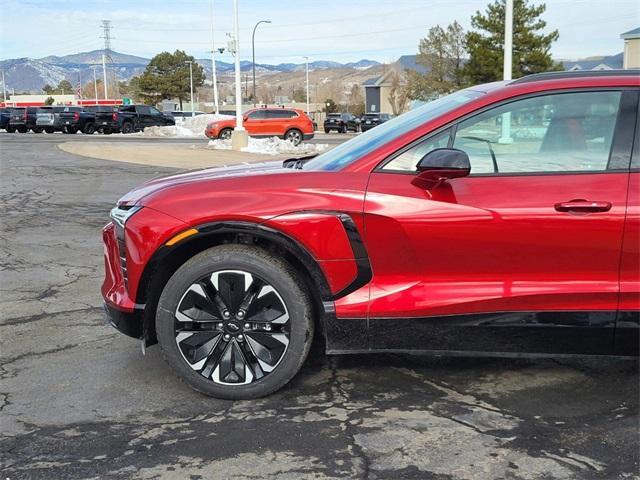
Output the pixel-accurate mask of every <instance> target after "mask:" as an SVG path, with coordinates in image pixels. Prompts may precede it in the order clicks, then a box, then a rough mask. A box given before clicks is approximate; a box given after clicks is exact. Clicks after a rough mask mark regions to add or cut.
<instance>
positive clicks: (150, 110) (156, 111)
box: [149, 107, 162, 115]
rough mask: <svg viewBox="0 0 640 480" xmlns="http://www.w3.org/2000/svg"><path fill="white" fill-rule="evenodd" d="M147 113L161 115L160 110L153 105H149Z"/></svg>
mask: <svg viewBox="0 0 640 480" xmlns="http://www.w3.org/2000/svg"><path fill="white" fill-rule="evenodd" d="M149 113H151V115H162V114H161V113H160V110H158V109H157V108H154V107H149Z"/></svg>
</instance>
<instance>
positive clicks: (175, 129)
mask: <svg viewBox="0 0 640 480" xmlns="http://www.w3.org/2000/svg"><path fill="white" fill-rule="evenodd" d="M229 119H233V117H231V116H229V115H215V114H211V115H196V116H195V117H185V119H184V120H183V121H182V122H180V123H179V124H178V125H175V126H174V125H172V126H167V127H147V128H145V129H144V132H142V133H141V135H142V136H143V137H202V138H204V136H205V135H204V129H205V128H206V127H207V125H209V124H210V123H211V122H215V121H218V120H229Z"/></svg>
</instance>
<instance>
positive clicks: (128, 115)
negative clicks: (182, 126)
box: [96, 105, 176, 133]
mask: <svg viewBox="0 0 640 480" xmlns="http://www.w3.org/2000/svg"><path fill="white" fill-rule="evenodd" d="M175 124H176V121H175V120H174V119H173V117H172V116H171V115H165V114H164V113H162V112H161V111H160V110H158V109H157V108H154V107H151V106H149V105H123V106H121V107H119V108H118V109H117V110H116V109H111V110H107V111H104V107H102V109H101V110H98V111H97V112H96V127H97V128H98V129H99V130H100V131H102V132H104V133H113V132H121V133H133V132H137V131H140V130H144V129H145V128H146V127H154V126H165V125H175Z"/></svg>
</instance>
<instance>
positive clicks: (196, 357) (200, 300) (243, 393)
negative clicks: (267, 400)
mask: <svg viewBox="0 0 640 480" xmlns="http://www.w3.org/2000/svg"><path fill="white" fill-rule="evenodd" d="M247 275H249V276H247ZM216 287H217V288H216ZM265 291H266V292H267V293H264V292H265ZM202 294H204V295H202ZM248 294H250V295H253V296H254V298H253V302H255V303H250V304H249V305H248V307H246V313H244V314H243V316H242V317H239V313H238V312H241V311H243V310H242V306H243V305H245V304H244V303H243V302H242V301H241V300H242V299H245V300H246V299H247V298H249V297H250V295H248ZM211 297H213V302H212V301H211ZM261 298H262V300H260V299H261ZM230 299H231V300H230ZM233 304H235V306H232V307H229V308H230V310H229V311H226V307H225V306H227V305H233ZM238 305H240V308H236V307H237V306H238ZM225 311H226V313H225ZM183 312H186V313H189V315H191V317H187V316H186V315H185V313H183ZM245 315H246V316H245ZM185 318H186V319H191V320H192V321H191V322H189V321H188V320H187V321H185ZM193 318H198V319H202V320H198V321H195V322H194V321H193ZM232 327H233V328H232ZM205 329H207V330H205ZM267 329H268V330H267ZM313 330H314V322H313V308H312V303H311V300H310V297H309V293H308V291H307V290H306V288H305V282H304V280H302V279H301V278H300V275H299V274H298V273H297V272H296V271H295V270H294V269H293V268H292V267H291V266H290V265H289V264H288V263H286V262H285V261H284V260H282V259H281V258H279V257H276V256H274V255H273V254H271V253H269V252H268V251H266V250H263V249H262V248H258V247H253V246H246V245H222V246H217V247H213V248H210V249H208V250H205V251H203V252H201V253H199V254H197V255H195V256H194V257H192V258H191V259H190V260H188V261H187V262H186V263H184V264H183V265H182V266H181V267H180V268H178V270H177V271H176V272H175V273H174V274H173V275H172V277H171V278H170V279H169V281H168V282H167V284H166V286H165V287H164V289H163V291H162V294H161V295H160V300H159V303H158V309H157V315H156V332H157V337H158V341H159V343H160V347H161V349H162V354H163V356H164V358H165V360H166V361H167V363H169V365H170V366H171V367H172V368H173V369H174V370H175V371H176V372H177V373H178V375H179V376H180V377H181V379H183V380H184V381H186V382H187V383H188V384H189V385H190V386H191V387H192V388H194V389H195V390H197V391H199V392H201V393H204V394H205V395H210V396H213V397H217V398H224V399H230V400H241V399H253V398H258V397H262V396H265V395H269V394H270V393H273V392H275V391H276V390H278V389H280V388H282V387H283V386H284V385H285V384H287V383H288V382H289V381H290V380H291V379H292V378H293V377H294V376H295V374H296V373H297V372H298V370H299V369H300V367H301V366H302V364H303V363H304V361H305V359H306V357H307V354H308V353H309V349H310V347H311V344H312V341H313ZM191 332H196V333H191ZM238 332H240V333H238ZM190 333H191V335H189V334H190ZM240 337H242V338H240ZM190 339H191V340H190ZM256 352H258V353H257V354H256ZM187 358H189V360H187ZM247 359H248V361H247Z"/></svg>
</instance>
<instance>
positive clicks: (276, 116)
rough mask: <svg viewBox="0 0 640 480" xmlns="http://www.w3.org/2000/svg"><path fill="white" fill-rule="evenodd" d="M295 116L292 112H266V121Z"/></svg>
mask: <svg viewBox="0 0 640 480" xmlns="http://www.w3.org/2000/svg"><path fill="white" fill-rule="evenodd" d="M295 116H297V115H296V112H294V111H293V110H284V109H282V110H267V119H269V120H273V119H281V118H293V117H295Z"/></svg>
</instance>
